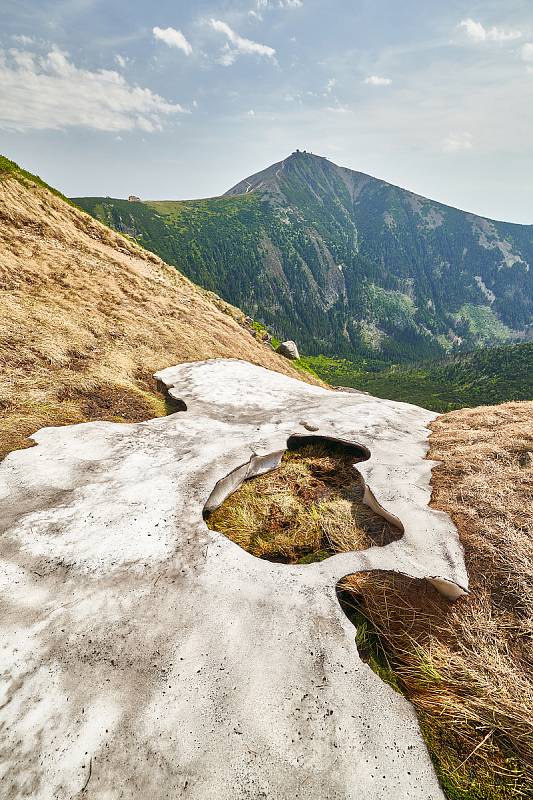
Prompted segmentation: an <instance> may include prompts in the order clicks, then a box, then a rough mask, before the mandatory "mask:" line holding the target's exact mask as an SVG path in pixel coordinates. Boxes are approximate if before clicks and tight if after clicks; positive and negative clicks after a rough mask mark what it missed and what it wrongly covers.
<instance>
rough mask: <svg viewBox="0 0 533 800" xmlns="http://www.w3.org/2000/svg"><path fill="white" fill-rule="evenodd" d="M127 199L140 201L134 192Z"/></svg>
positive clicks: (132, 201)
mask: <svg viewBox="0 0 533 800" xmlns="http://www.w3.org/2000/svg"><path fill="white" fill-rule="evenodd" d="M128 200H129V201H130V203H140V202H141V198H140V197H137V196H136V195H134V194H130V196H129V197H128Z"/></svg>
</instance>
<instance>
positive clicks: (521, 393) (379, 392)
mask: <svg viewBox="0 0 533 800" xmlns="http://www.w3.org/2000/svg"><path fill="white" fill-rule="evenodd" d="M303 363H304V364H305V365H306V366H309V367H311V369H313V370H314V371H315V372H316V373H317V374H318V375H320V377H321V378H323V379H324V380H325V381H327V382H328V383H331V384H333V385H334V386H348V387H353V388H356V389H362V390H364V391H367V392H369V393H370V394H372V395H375V396H376V397H384V398H386V399H390V400H402V401H404V402H407V403H414V404H415V405H418V406H422V407H423V408H429V409H431V411H439V412H445V411H454V410H455V409H458V408H464V407H465V406H483V405H493V404H496V403H506V402H509V401H513V400H531V399H533V342H524V343H523V344H510V345H504V346H502V347H489V348H486V349H484V350H477V351H475V352H472V353H456V354H455V355H451V356H446V357H444V358H442V359H436V360H433V361H422V362H420V363H418V364H393V365H392V366H389V365H386V364H384V363H381V364H380V363H379V362H376V361H370V362H369V361H366V360H365V359H359V360H358V361H349V360H348V359H338V358H327V357H326V356H315V357H313V356H310V357H307V358H305V359H304V361H303Z"/></svg>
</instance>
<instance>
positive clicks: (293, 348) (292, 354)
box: [276, 341, 300, 361]
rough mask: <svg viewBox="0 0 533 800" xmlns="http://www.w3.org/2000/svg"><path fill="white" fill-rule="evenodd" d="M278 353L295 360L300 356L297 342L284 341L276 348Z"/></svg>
mask: <svg viewBox="0 0 533 800" xmlns="http://www.w3.org/2000/svg"><path fill="white" fill-rule="evenodd" d="M276 353H279V354H280V356H285V358H289V359H291V360H294V361H296V360H297V359H298V358H300V353H299V352H298V347H297V345H296V342H291V341H288V342H282V343H281V344H280V345H279V347H277V348H276Z"/></svg>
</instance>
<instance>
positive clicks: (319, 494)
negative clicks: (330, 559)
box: [207, 441, 401, 564]
mask: <svg viewBox="0 0 533 800" xmlns="http://www.w3.org/2000/svg"><path fill="white" fill-rule="evenodd" d="M361 460H362V459H361V454H360V452H359V451H358V450H357V449H356V448H351V447H347V446H344V445H341V444H338V445H337V444H333V443H331V442H328V443H325V442H321V441H317V442H316V443H313V444H305V445H303V446H297V445H295V446H294V449H291V450H288V451H287V452H286V453H285V455H284V456H283V460H282V463H281V466H280V467H279V469H277V470H275V471H274V472H270V473H268V474H266V475H261V476H260V477H257V478H253V479H252V480H250V481H246V482H245V483H243V484H242V486H241V487H240V488H239V489H237V491H236V492H234V493H233V494H232V495H231V497H230V498H228V500H226V502H225V503H223V504H222V505H221V506H220V507H219V508H218V509H217V510H216V511H214V512H213V513H211V514H210V515H209V516H208V517H207V522H208V525H209V527H211V528H212V529H214V530H217V531H219V532H220V533H223V534H224V535H225V536H227V537H228V538H229V539H231V540H232V541H233V542H235V543H236V544H238V545H239V546H240V547H242V548H243V549H244V550H247V551H248V552H249V553H252V554H253V555H255V556H257V557H258V558H265V559H268V560H270V561H280V562H283V563H288V564H297V563H306V562H310V561H317V560H320V559H321V558H326V557H327V556H330V555H333V554H334V553H339V552H348V551H350V550H365V549H366V548H368V547H371V546H372V545H380V546H381V545H384V544H387V543H388V542H390V541H393V540H394V539H396V538H399V537H400V536H401V533H400V531H399V530H397V529H396V528H393V527H392V526H391V525H389V524H388V523H387V522H385V520H383V519H382V518H381V517H379V516H378V515H377V514H374V512H373V511H371V510H370V509H369V508H368V507H367V506H365V505H363V491H364V487H363V483H362V479H361V477H360V475H359V473H358V472H357V471H356V470H355V469H354V464H355V463H356V462H357V461H361Z"/></svg>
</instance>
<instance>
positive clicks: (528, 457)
mask: <svg viewBox="0 0 533 800" xmlns="http://www.w3.org/2000/svg"><path fill="white" fill-rule="evenodd" d="M518 463H519V464H520V466H521V467H524V468H525V467H530V466H531V464H533V454H532V453H531V452H530V451H529V450H524V451H522V452H521V453H520V455H519V456H518Z"/></svg>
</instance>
